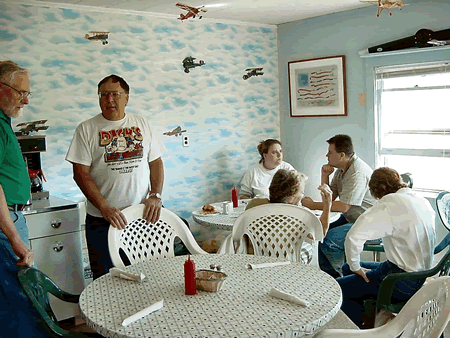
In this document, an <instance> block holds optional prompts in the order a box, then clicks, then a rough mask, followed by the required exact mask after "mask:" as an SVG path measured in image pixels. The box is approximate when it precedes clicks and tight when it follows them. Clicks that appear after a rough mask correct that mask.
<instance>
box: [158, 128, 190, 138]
mask: <svg viewBox="0 0 450 338" xmlns="http://www.w3.org/2000/svg"><path fill="white" fill-rule="evenodd" d="M185 132H186V130H181V127H180V126H178V127H176V128H175V129H174V130H172V131H166V132H165V133H163V135H167V136H172V135H175V136H181V134H183V133H185Z"/></svg>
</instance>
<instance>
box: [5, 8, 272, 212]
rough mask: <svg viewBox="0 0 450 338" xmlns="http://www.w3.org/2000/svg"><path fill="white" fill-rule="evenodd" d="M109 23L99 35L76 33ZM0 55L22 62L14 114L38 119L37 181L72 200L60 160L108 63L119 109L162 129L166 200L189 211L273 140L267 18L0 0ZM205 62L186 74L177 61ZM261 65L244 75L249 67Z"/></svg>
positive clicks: (222, 188) (233, 179) (91, 109)
mask: <svg viewBox="0 0 450 338" xmlns="http://www.w3.org/2000/svg"><path fill="white" fill-rule="evenodd" d="M99 30H107V31H110V38H109V44H108V45H106V46H103V45H102V43H101V42H99V41H89V40H87V39H85V37H84V36H85V34H86V33H88V32H89V31H99ZM0 40H1V45H0V58H1V59H2V60H8V59H10V60H13V61H15V62H17V63H19V64H20V65H22V66H25V67H28V68H29V69H30V70H31V73H32V83H31V87H32V88H31V90H32V92H33V96H32V98H31V100H30V104H29V106H27V107H26V108H25V110H24V114H23V116H22V117H19V118H17V119H15V120H14V121H13V122H14V124H16V123H19V122H22V121H30V120H37V119H48V120H49V121H48V122H47V124H48V125H49V129H48V130H47V132H46V135H47V152H46V153H45V154H43V165H44V170H45V173H46V175H47V178H48V180H49V182H48V183H46V184H45V188H46V189H47V190H49V191H50V193H51V194H52V195H54V196H57V197H61V198H67V199H69V200H74V201H79V200H81V199H83V195H82V194H81V192H80V191H79V189H78V188H77V186H76V184H75V182H74V181H73V179H72V166H71V164H70V163H68V162H66V161H65V160H64V157H65V155H66V152H67V149H68V147H69V144H70V142H71V139H72V135H73V132H74V130H75V128H76V126H77V125H78V124H79V123H80V122H81V121H83V120H86V119H88V118H90V117H92V116H94V115H96V114H98V113H100V108H99V105H98V98H97V95H96V93H97V83H98V82H99V81H100V80H101V79H102V78H103V77H105V76H107V75H109V74H111V73H115V74H118V75H120V76H122V77H124V78H125V79H126V80H127V82H128V83H129V85H130V87H131V92H130V100H129V103H128V107H127V109H128V111H130V112H133V113H138V114H142V115H144V116H146V117H147V118H148V119H149V120H150V121H152V122H153V124H154V125H155V127H156V130H157V131H158V132H159V133H161V134H162V133H163V132H165V131H168V130H171V129H173V128H175V127H177V126H178V125H180V126H182V128H183V129H186V130H187V134H188V135H189V139H190V146H189V147H182V141H181V138H180V137H175V136H171V137H168V136H163V141H164V143H165V146H166V148H167V149H168V152H167V153H166V154H165V155H164V156H163V160H164V164H165V175H166V180H165V184H164V193H163V198H164V205H165V206H166V207H168V208H170V209H172V210H174V211H175V212H177V213H178V214H179V215H181V216H183V217H186V218H188V217H189V216H190V212H191V211H192V210H194V209H196V208H198V207H200V206H201V205H203V204H205V203H207V202H215V201H221V200H224V199H229V198H230V189H231V188H232V187H233V185H234V184H237V183H238V181H239V180H240V178H241V176H242V175H243V173H244V172H245V170H246V169H247V168H249V167H250V166H251V165H253V164H254V163H256V162H257V161H258V158H259V155H258V153H257V151H256V145H257V143H258V142H259V141H261V140H262V139H264V138H269V137H271V138H279V137H280V127H279V120H280V117H279V106H278V102H279V100H278V98H279V85H278V74H277V71H278V68H277V66H278V64H277V63H278V59H277V32H276V27H275V26H246V25H243V24H240V23H236V24H222V23H217V22H211V21H209V22H208V20H207V19H206V18H204V19H202V20H201V21H198V20H196V21H190V22H183V23H182V22H180V21H179V20H176V19H175V18H174V19H167V18H157V17H152V16H139V15H131V14H125V13H124V14H122V13H119V14H117V13H113V12H103V13H100V12H95V11H84V10H82V9H77V10H74V9H63V8H56V7H50V8H46V7H40V6H27V5H18V4H15V5H12V4H8V3H5V2H0ZM186 56H193V57H195V58H197V61H198V60H204V61H205V64H204V65H203V66H202V67H197V68H195V69H193V70H192V71H191V73H190V74H185V73H184V72H183V68H182V60H183V59H184V58H185V57H186ZM256 66H258V67H264V75H263V76H259V77H252V78H250V79H249V80H247V81H244V80H243V78H242V76H243V75H244V74H245V72H244V70H245V69H246V68H247V67H256Z"/></svg>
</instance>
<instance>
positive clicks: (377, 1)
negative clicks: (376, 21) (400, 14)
mask: <svg viewBox="0 0 450 338" xmlns="http://www.w3.org/2000/svg"><path fill="white" fill-rule="evenodd" d="M359 2H367V3H369V4H372V5H375V6H377V7H378V11H377V18H379V17H380V14H381V12H382V11H383V9H387V10H388V11H389V15H390V16H392V12H391V9H393V8H400V9H402V7H403V6H407V4H404V3H403V0H374V1H364V0H360V1H359Z"/></svg>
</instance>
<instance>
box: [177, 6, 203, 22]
mask: <svg viewBox="0 0 450 338" xmlns="http://www.w3.org/2000/svg"><path fill="white" fill-rule="evenodd" d="M175 6H177V7H180V8H181V9H184V10H185V11H187V13H186V14H183V13H181V14H180V16H179V17H178V20H181V21H183V20H186V19H189V18H195V17H198V18H199V19H201V18H202V15H201V12H203V13H206V11H207V10H206V9H203V7H205V6H201V7H191V6H188V5H185V4H182V3H181V2H178V3H176V4H175Z"/></svg>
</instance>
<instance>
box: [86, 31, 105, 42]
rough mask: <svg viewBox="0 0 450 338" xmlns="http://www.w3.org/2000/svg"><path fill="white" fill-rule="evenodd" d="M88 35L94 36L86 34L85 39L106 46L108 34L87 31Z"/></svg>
mask: <svg viewBox="0 0 450 338" xmlns="http://www.w3.org/2000/svg"><path fill="white" fill-rule="evenodd" d="M89 33H91V34H94V35H89V34H86V35H85V36H84V37H85V38H86V39H88V40H92V41H101V42H102V44H103V45H107V44H108V34H109V32H98V31H89Z"/></svg>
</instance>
